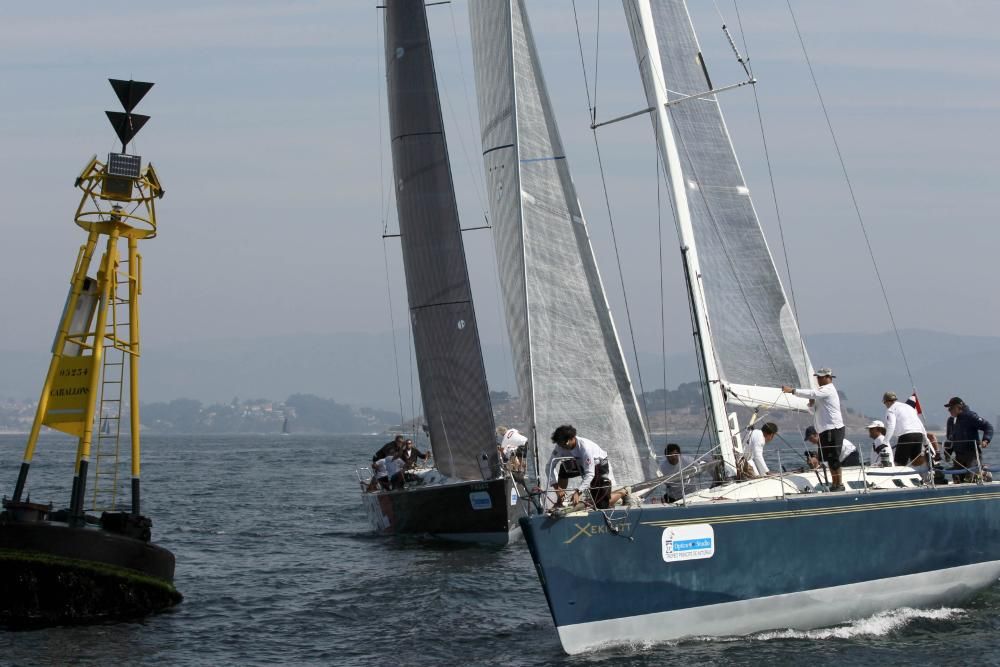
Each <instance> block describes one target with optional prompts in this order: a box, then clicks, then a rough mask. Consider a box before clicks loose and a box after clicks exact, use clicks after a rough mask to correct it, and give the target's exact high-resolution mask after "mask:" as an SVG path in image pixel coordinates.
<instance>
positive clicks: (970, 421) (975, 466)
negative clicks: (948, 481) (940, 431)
mask: <svg viewBox="0 0 1000 667" xmlns="http://www.w3.org/2000/svg"><path fill="white" fill-rule="evenodd" d="M944 407H946V408H948V414H949V415H951V416H950V417H948V427H947V435H946V439H945V443H944V448H945V451H947V452H951V455H952V458H954V460H955V464H956V467H963V468H966V469H968V470H970V471H972V472H973V473H976V472H979V452H980V451H981V450H982V449H983V448H984V447H989V445H990V440H992V439H993V426H992V425H991V424H990V423H989V422H988V421H986V420H985V419H983V418H982V417H980V416H979V415H977V414H976V413H975V412H973V411H972V410H970V409H969V406H967V405H966V404H965V401H963V400H962V399H960V398H959V397H958V396H954V397H952V398H951V400H949V401H948V402H947V403H945V406H944ZM980 431H982V433H983V437H982V440H980V439H979V432H980ZM971 481H972V474H963V475H955V482H971Z"/></svg>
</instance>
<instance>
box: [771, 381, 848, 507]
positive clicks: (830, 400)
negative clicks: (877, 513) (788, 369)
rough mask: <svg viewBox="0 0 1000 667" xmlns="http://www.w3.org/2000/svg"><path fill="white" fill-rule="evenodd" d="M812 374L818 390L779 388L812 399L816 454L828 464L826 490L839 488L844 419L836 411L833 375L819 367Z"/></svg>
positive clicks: (837, 395) (787, 392)
mask: <svg viewBox="0 0 1000 667" xmlns="http://www.w3.org/2000/svg"><path fill="white" fill-rule="evenodd" d="M813 375H815V376H816V382H817V383H818V384H819V389H796V388H795V387H789V386H784V387H782V388H781V390H782V391H783V392H785V393H786V394H795V395H796V396H800V397H802V398H811V399H813V401H815V412H814V413H813V422H814V425H815V426H816V431H817V432H818V433H819V455H820V456H821V457H822V458H823V460H824V461H826V464H827V465H828V466H829V467H830V476H831V477H832V478H833V484H832V485H831V486H830V490H831V491H843V490H844V484H843V477H842V475H841V474H840V451H841V448H842V445H843V443H844V419H843V417H842V416H841V413H840V395H839V394H837V388H836V387H834V386H833V378H834V377H836V376H835V375H834V374H833V371H831V370H830V369H829V368H821V369H819V370H818V371H816V372H815V373H813Z"/></svg>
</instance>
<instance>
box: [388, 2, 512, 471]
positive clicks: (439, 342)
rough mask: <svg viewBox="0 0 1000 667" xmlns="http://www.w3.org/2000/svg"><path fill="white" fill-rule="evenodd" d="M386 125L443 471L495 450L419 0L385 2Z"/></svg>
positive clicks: (428, 405) (427, 411)
mask: <svg viewBox="0 0 1000 667" xmlns="http://www.w3.org/2000/svg"><path fill="white" fill-rule="evenodd" d="M385 58H386V84H387V88H388V102H389V125H390V136H391V141H392V162H393V172H394V175H395V191H396V207H397V210H398V216H399V233H400V243H401V246H402V251H403V269H404V273H405V275H406V292H407V301H408V305H409V309H410V326H411V327H412V330H413V345H414V352H415V355H416V358H417V372H418V376H419V379H420V389H421V395H422V400H423V408H424V418H425V421H426V423H427V426H428V429H429V433H430V440H431V448H432V449H433V451H434V455H435V462H436V465H437V467H438V469H439V470H440V471H441V472H442V473H444V474H445V475H448V476H449V477H454V478H459V479H482V477H483V468H482V467H481V465H480V462H481V459H482V455H483V454H484V453H485V454H486V455H487V456H488V457H490V456H493V455H494V452H495V447H494V442H495V435H494V422H493V412H492V408H491V405H490V397H489V388H488V385H487V381H486V371H485V367H484V365H483V357H482V350H481V347H480V340H479V331H478V327H477V324H476V315H475V309H474V307H473V303H472V290H471V287H470V283H469V273H468V267H467V264H466V259H465V249H464V244H463V241H462V232H461V224H460V221H459V216H458V206H457V203H456V200H455V189H454V184H453V181H452V175H451V166H450V163H449V160H448V147H447V142H446V138H445V133H444V122H443V120H442V116H441V103H440V99H439V96H438V87H437V79H436V75H435V72H434V62H433V55H432V52H431V43H430V35H429V33H428V28H427V16H426V12H425V9H424V3H423V2H422V0H388V2H386V7H385Z"/></svg>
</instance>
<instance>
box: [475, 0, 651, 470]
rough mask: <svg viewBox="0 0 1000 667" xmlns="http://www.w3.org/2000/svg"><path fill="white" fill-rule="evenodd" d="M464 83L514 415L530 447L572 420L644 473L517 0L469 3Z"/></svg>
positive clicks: (603, 301)
mask: <svg viewBox="0 0 1000 667" xmlns="http://www.w3.org/2000/svg"><path fill="white" fill-rule="evenodd" d="M469 15H470V22H471V25H472V39H473V53H474V56H475V68H476V90H477V94H478V98H479V115H480V127H481V130H482V139H483V159H484V161H485V164H486V176H487V187H488V190H489V193H490V206H491V211H492V225H493V236H494V241H495V243H496V252H497V257H498V261H499V264H500V281H501V289H502V291H503V297H504V306H505V312H506V317H507V327H508V332H509V334H510V339H511V347H512V350H513V355H514V366H515V374H516V376H517V382H518V388H519V392H520V395H521V400H522V406H523V414H524V415H526V418H527V419H528V420H530V426H531V429H532V435H533V436H534V437H535V438H537V440H536V442H537V443H539V446H544V444H545V443H547V442H548V435H549V433H551V432H552V430H553V429H555V427H556V426H558V425H559V424H562V423H567V422H568V423H572V424H574V425H575V426H576V428H577V430H578V431H579V433H580V435H582V436H584V437H587V438H590V439H592V440H594V441H596V442H597V443H599V444H600V445H601V446H603V447H604V448H605V449H607V450H608V452H609V454H610V455H611V456H612V460H613V466H614V472H615V477H616V480H617V481H618V482H621V483H632V482H637V481H639V480H641V479H644V478H645V477H646V472H647V471H646V470H645V466H646V465H647V463H648V461H649V460H650V456H649V455H650V450H649V444H648V442H649V441H648V435H647V434H646V430H645V427H644V425H643V423H642V419H641V416H640V413H639V408H638V404H637V402H636V398H635V392H634V391H633V388H632V383H631V380H630V379H629V375H628V370H627V368H626V365H625V360H624V357H623V355H622V351H621V347H620V345H619V342H618V336H617V333H616V331H615V327H614V322H613V321H612V318H611V312H610V310H609V308H608V302H607V298H606V296H605V294H604V288H603V286H602V284H601V278H600V275H599V273H598V270H597V262H596V260H595V258H594V253H593V249H592V248H591V245H590V238H589V236H588V234H587V225H586V223H585V222H584V219H583V214H582V212H581V211H580V205H579V202H578V200H577V196H576V190H575V188H574V187H573V182H572V180H571V178H570V173H569V167H568V165H567V161H566V156H565V154H564V153H563V147H562V142H561V141H560V138H559V131H558V129H557V127H556V122H555V118H554V116H553V112H552V107H551V105H550V103H549V98H548V93H547V92H546V88H545V82H544V81H543V79H542V73H541V70H540V68H539V64H538V57H537V53H536V50H535V44H534V39H533V37H532V34H531V28H530V25H529V23H528V18H527V15H526V12H525V8H524V3H523V2H522V0H503V1H501V0H471V2H470V3H469Z"/></svg>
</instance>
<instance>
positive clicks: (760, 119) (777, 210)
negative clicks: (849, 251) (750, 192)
mask: <svg viewBox="0 0 1000 667" xmlns="http://www.w3.org/2000/svg"><path fill="white" fill-rule="evenodd" d="M733 8H734V9H735V11H736V23H737V25H738V26H739V29H740V39H741V40H742V41H743V52H744V53H745V54H746V59H745V65H744V66H745V67H746V69H747V72H748V73H749V75H750V78H751V79H752V78H753V65H752V64H751V61H750V46H749V45H748V44H747V34H746V31H745V30H744V29H743V17H742V15H741V14H740V7H739V4H738V2H737V0H733ZM716 10H718V5H716ZM719 16H720V17H721V16H722V12H721V11H720V12H719ZM723 24H725V20H724V19H723ZM723 27H725V25H723ZM751 88H753V103H754V108H755V109H756V111H757V125H758V126H759V127H760V141H761V144H762V146H763V148H764V161H765V162H766V163H767V177H768V180H769V182H770V184H771V201H773V202H774V217H775V219H776V220H777V222H778V234H779V236H780V239H781V253H782V255H783V256H784V259H785V275H787V276H788V291H789V293H790V295H791V297H792V314H793V315H795V320H796V322H797V321H798V319H799V307H798V304H797V302H796V300H795V285H794V284H793V282H792V267H791V264H790V263H789V260H788V244H786V243H785V226H784V224H783V222H782V218H781V207H780V206H779V205H778V192H777V188H776V187H775V184H774V169H773V168H772V166H771V152H770V150H769V149H768V146H767V134H766V133H765V132H764V115H763V113H762V112H761V110H760V96H759V95H758V94H757V86H751ZM804 349H805V348H804V347H803V350H804ZM806 366H808V363H807V364H806Z"/></svg>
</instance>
